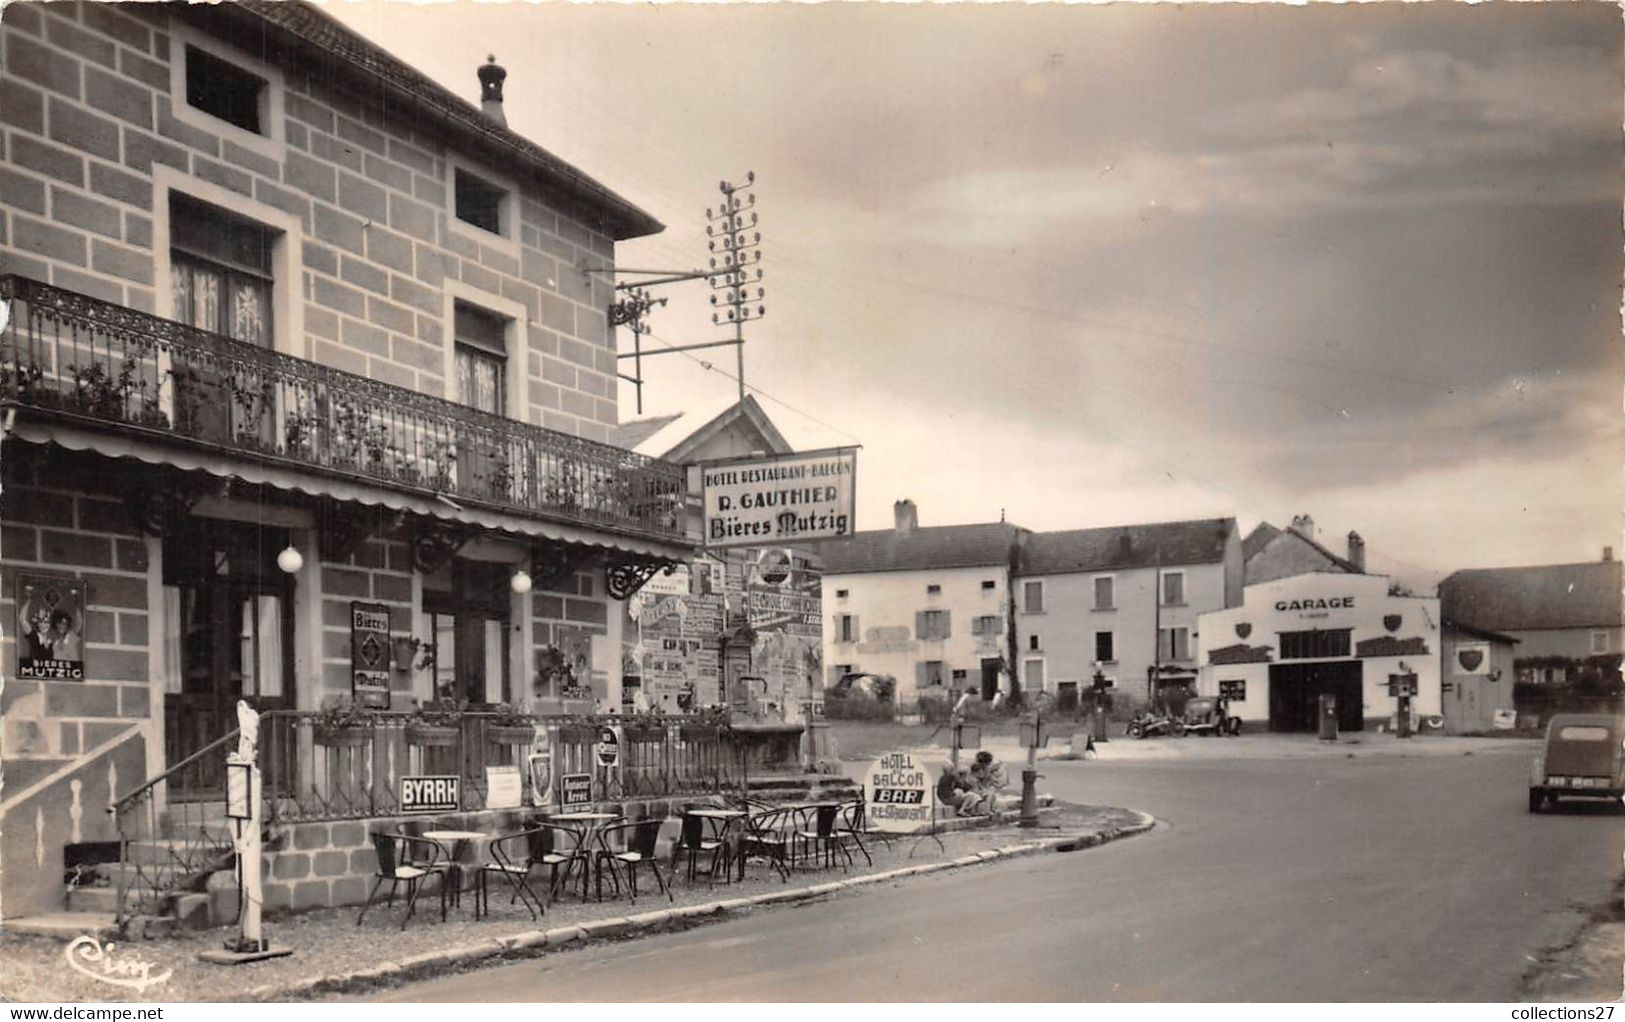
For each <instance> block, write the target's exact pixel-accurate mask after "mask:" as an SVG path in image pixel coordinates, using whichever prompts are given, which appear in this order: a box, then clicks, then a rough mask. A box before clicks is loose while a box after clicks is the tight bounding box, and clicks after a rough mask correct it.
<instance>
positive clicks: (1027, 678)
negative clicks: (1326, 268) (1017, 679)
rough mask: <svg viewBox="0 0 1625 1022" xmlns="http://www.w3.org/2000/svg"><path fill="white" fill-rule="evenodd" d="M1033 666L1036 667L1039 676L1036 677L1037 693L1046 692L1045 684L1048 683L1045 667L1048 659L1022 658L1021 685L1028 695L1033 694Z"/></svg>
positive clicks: (1046, 667)
mask: <svg viewBox="0 0 1625 1022" xmlns="http://www.w3.org/2000/svg"><path fill="white" fill-rule="evenodd" d="M1033 664H1037V665H1038V675H1039V677H1038V688H1037V691H1039V692H1044V691H1046V690H1047V689H1046V683H1047V682H1048V681H1049V670H1048V666H1047V665H1048V658H1047V657H1041V656H1029V657H1022V658H1021V684H1022V686H1023V687H1024V688H1025V689H1026V690H1027V692H1028V693H1029V694H1031V693H1032V692H1033V683H1032V666H1033Z"/></svg>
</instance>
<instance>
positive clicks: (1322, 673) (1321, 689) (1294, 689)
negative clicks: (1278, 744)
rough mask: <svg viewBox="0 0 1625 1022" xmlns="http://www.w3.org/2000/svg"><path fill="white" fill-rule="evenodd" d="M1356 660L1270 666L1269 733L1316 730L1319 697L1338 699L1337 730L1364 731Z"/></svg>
mask: <svg viewBox="0 0 1625 1022" xmlns="http://www.w3.org/2000/svg"><path fill="white" fill-rule="evenodd" d="M1360 679H1361V666H1360V661H1358V660H1332V661H1321V662H1316V663H1298V664H1271V665H1270V730H1271V731H1309V732H1313V731H1318V730H1319V729H1320V696H1321V694H1322V693H1329V694H1331V695H1334V696H1336V697H1337V729H1338V730H1339V731H1363V730H1364V729H1365V713H1364V706H1363V705H1362V704H1363V702H1364V696H1363V694H1362V690H1361V683H1360Z"/></svg>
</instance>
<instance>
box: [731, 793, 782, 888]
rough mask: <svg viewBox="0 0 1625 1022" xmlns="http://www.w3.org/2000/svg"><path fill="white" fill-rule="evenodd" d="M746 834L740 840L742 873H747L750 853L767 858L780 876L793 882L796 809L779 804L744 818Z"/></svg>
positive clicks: (740, 866)
mask: <svg viewBox="0 0 1625 1022" xmlns="http://www.w3.org/2000/svg"><path fill="white" fill-rule="evenodd" d="M743 822H744V825H745V834H744V837H743V838H742V839H741V840H740V842H739V876H740V878H741V879H743V878H744V875H745V863H746V860H748V859H749V858H750V857H751V856H753V855H754V856H757V857H759V858H763V859H766V860H767V861H768V862H769V863H770V864H771V865H772V866H773V868H774V869H776V870H778V871H779V878H780V879H782V880H783V881H784V882H785V883H789V882H790V855H791V851H792V848H791V842H792V841H793V840H794V834H795V810H793V809H789V808H785V807H776V808H773V809H767V810H764V811H763V812H759V813H754V814H752V815H750V816H747V817H745V819H744V821H743Z"/></svg>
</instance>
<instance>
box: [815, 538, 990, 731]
mask: <svg viewBox="0 0 1625 1022" xmlns="http://www.w3.org/2000/svg"><path fill="white" fill-rule="evenodd" d="M984 581H989V582H992V583H993V588H992V589H991V590H989V591H984V590H983V589H982V583H983V582H984ZM930 585H937V586H941V587H942V591H941V593H940V594H938V595H935V596H932V595H928V594H927V592H926V587H927V586H930ZM843 589H844V590H846V592H847V595H846V597H844V598H842V597H839V596H837V595H836V594H837V593H839V592H840V591H841V590H843ZM823 592H824V596H823V610H824V667H825V669H826V671H829V669H831V668H834V667H835V666H836V665H838V664H850V665H851V666H852V668H853V669H854V670H857V671H867V672H870V673H873V674H888V675H891V676H892V677H894V678H896V679H897V700H898V702H899V704H906V703H909V702H912V701H913V700H915V699H916V698H918V693H917V692H916V690H915V678H916V676H917V674H916V672H917V667H916V665H917V664H919V663H922V662H924V661H928V660H940V661H942V662H943V675H944V681H945V683H946V684H945V686H944V687H945V688H954V687H956V686H957V687H958V688H960V689H961V690H962V689H963V688H964V687H966V686H973V685H980V683H981V673H982V666H981V665H982V659H983V658H984V657H987V658H995V657H998V656H999V655H1000V653H1001V652H1003V651H1004V648H1005V642H1006V635H1007V633H1008V618H1007V612H1008V606H1009V605H1008V600H1009V578H1008V570H1007V569H1006V568H1005V567H1004V566H1003V565H995V566H989V567H981V568H944V569H940V570H928V571H896V572H861V573H853V574H841V575H834V574H826V575H825V576H824V590H823ZM922 610H946V611H948V615H949V637H948V638H947V639H946V640H941V641H921V640H920V639H918V638H916V636H915V627H914V625H915V614H916V613H917V612H918V611H922ZM842 614H855V615H857V618H858V631H859V636H858V638H859V641H857V642H837V641H835V640H836V639H837V637H838V633H837V631H836V628H837V625H838V622H839V619H840V615H842ZM980 615H993V616H996V617H998V618H999V629H998V632H997V634H995V635H990V636H974V635H972V634H971V621H972V619H973V618H975V617H978V616H980ZM955 670H961V671H964V672H965V678H964V679H963V681H960V682H957V683H956V682H955V681H954V680H953V673H952V672H953V671H955ZM1005 687H1007V683H1006V682H1003V681H1001V684H1000V688H1001V689H1002V688H1005Z"/></svg>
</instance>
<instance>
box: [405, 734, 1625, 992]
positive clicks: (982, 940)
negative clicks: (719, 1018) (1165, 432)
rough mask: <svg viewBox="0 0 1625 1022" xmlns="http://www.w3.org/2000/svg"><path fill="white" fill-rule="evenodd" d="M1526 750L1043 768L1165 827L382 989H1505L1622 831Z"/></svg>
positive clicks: (1579, 911) (1096, 799) (1577, 913)
mask: <svg viewBox="0 0 1625 1022" xmlns="http://www.w3.org/2000/svg"><path fill="white" fill-rule="evenodd" d="M1186 740H1187V741H1200V740H1201V739H1186ZM1238 741H1244V739H1242V740H1238ZM1351 751H1353V750H1352V748H1351ZM1535 751H1536V749H1535V745H1534V743H1530V744H1529V745H1528V748H1527V752H1524V751H1523V750H1522V749H1520V748H1514V749H1511V750H1502V751H1500V752H1498V753H1493V754H1479V755H1473V756H1436V757H1429V758H1417V759H1400V758H1351V759H1332V760H1328V759H1315V760H1273V761H1268V760H1266V761H1186V762H1168V763H1154V762H1143V761H1142V762H1120V763H1110V762H1100V761H1095V762H1089V763H1064V762H1050V763H1045V764H1043V772H1044V774H1045V780H1044V781H1043V782H1042V785H1043V787H1044V788H1045V789H1047V790H1050V791H1052V792H1054V793H1055V794H1056V795H1057V796H1058V797H1060V798H1063V799H1068V800H1074V801H1084V802H1093V803H1103V804H1113V805H1126V806H1132V807H1134V808H1138V809H1143V810H1145V811H1148V812H1151V813H1153V814H1155V815H1156V816H1157V817H1158V818H1159V820H1160V821H1161V825H1159V826H1158V828H1157V829H1156V830H1154V831H1152V832H1150V833H1148V834H1145V835H1142V836H1140V837H1135V838H1130V839H1126V840H1123V841H1119V842H1115V843H1113V844H1110V845H1106V846H1103V847H1101V848H1096V849H1090V850H1085V851H1080V852H1075V853H1070V854H1059V853H1057V854H1046V855H1039V856H1033V857H1028V858H1022V859H1016V860H1013V861H1011V862H1008V863H1000V864H994V865H989V866H982V867H976V868H973V869H970V870H956V871H953V872H950V873H947V874H943V875H938V876H931V877H926V878H920V879H916V880H910V881H904V882H900V883H898V884H895V885H890V886H884V887H871V888H861V889H859V890H858V891H855V892H849V893H844V894H841V895H838V896H835V897H833V898H831V899H829V900H826V901H822V902H817V903H813V904H810V905H803V906H801V907H795V908H780V909H763V910H759V911H756V912H753V913H751V914H750V915H748V916H746V917H743V918H738V919H734V920H730V921H728V922H724V923H719V924H715V925H706V926H701V927H697V928H694V929H691V930H687V931H685V932H681V933H670V934H662V935H659V936H654V937H649V938H645V939H641V940H636V941H628V942H619V943H609V944H600V945H596V946H591V947H585V948H581V949H578V950H573V951H566V952H562V953H557V954H549V955H546V956H544V957H542V958H539V959H537V960H535V961H531V962H524V963H520V964H516V965H511V966H503V967H500V968H495V969H487V970H481V971H478V972H473V973H466V974H463V975H458V976H451V977H446V978H442V979H437V980H430V981H426V982H421V983H414V984H409V985H407V986H405V987H403V988H401V989H399V990H396V991H392V992H391V993H390V994H388V995H386V996H385V998H384V999H388V1000H410V1001H418V1000H443V1001H532V1000H544V1001H574V1000H582V1001H621V1000H662V1001H665V1000H672V1001H683V1000H699V1001H718V1000H724V1001H726V1000H782V1001H830V1000H840V1001H845V1000H855V1001H871V1000H872V1001H930V1000H953V1001H958V1000H970V1001H980V1000H997V1001H1020V1000H1067V1001H1071V1000H1080V1001H1211V1000H1244V1001H1372V1000H1407V1001H1409V1000H1417V1001H1429V1000H1442V1001H1480V1000H1515V999H1517V997H1518V992H1519V991H1518V984H1519V979H1520V977H1521V976H1522V975H1523V973H1524V972H1525V970H1526V969H1527V968H1528V967H1529V965H1530V958H1529V957H1528V956H1529V955H1531V954H1532V953H1534V952H1535V951H1536V950H1538V949H1539V948H1541V947H1543V946H1547V945H1552V944H1557V943H1560V942H1562V941H1563V940H1565V939H1566V938H1567V937H1568V936H1569V935H1570V934H1572V933H1573V931H1574V930H1575V928H1576V927H1577V926H1578V925H1579V924H1580V922H1581V920H1582V918H1583V916H1584V914H1585V910H1586V909H1587V908H1588V907H1590V906H1593V905H1597V904H1601V903H1602V902H1604V901H1606V900H1607V898H1608V896H1609V891H1610V886H1611V884H1610V881H1611V878H1613V877H1615V876H1617V875H1618V873H1619V868H1620V862H1621V851H1622V842H1625V827H1622V825H1621V821H1622V817H1621V816H1619V815H1616V814H1615V813H1614V811H1613V810H1612V808H1611V807H1606V806H1602V805H1596V806H1582V807H1579V808H1576V809H1574V810H1567V809H1566V810H1564V811H1563V812H1560V813H1558V814H1549V813H1548V814H1543V815H1539V816H1536V815H1531V814H1530V813H1529V812H1528V811H1527V806H1526V785H1525V778H1526V776H1527V764H1528V760H1529V758H1530V756H1531V755H1533V754H1534V752H1535Z"/></svg>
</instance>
